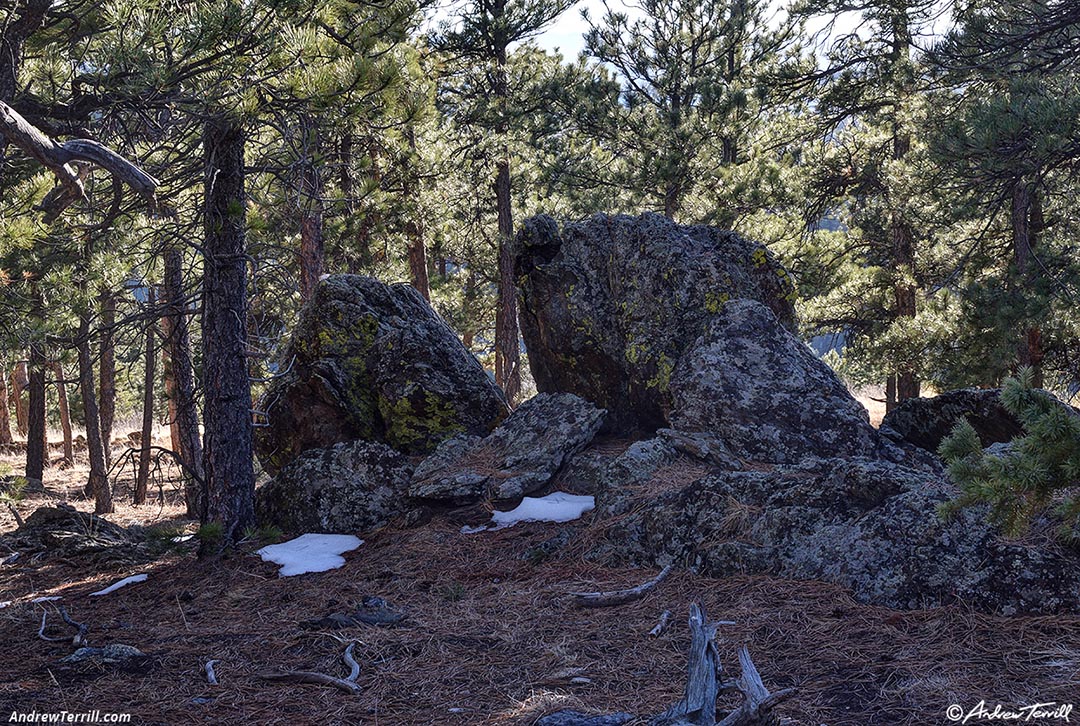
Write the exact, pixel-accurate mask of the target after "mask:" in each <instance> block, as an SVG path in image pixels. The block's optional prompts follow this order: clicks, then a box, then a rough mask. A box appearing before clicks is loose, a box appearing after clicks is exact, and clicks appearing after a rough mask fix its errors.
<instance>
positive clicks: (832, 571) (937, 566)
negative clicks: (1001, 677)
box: [597, 457, 1080, 615]
mask: <svg viewBox="0 0 1080 726" xmlns="http://www.w3.org/2000/svg"><path fill="white" fill-rule="evenodd" d="M956 493H957V492H956V489H955V487H953V486H952V485H951V484H949V483H948V481H947V479H946V478H945V475H944V472H943V471H942V470H941V468H940V467H937V468H936V469H935V468H915V467H909V466H904V465H901V464H896V463H892V462H888V461H884V460H881V459H867V458H862V457H854V458H833V459H804V460H803V461H802V462H801V463H800V464H799V465H798V466H789V467H777V468H775V469H774V470H773V471H738V472H720V473H717V474H714V475H712V476H707V477H704V478H702V479H699V480H698V481H695V482H693V483H692V484H690V485H688V486H685V487H682V488H679V489H675V490H671V491H667V492H664V493H662V494H659V495H657V496H655V497H654V498H652V499H650V500H647V501H643V502H638V503H637V504H638V506H636V507H635V508H634V509H633V511H632V512H631V513H629V514H624V515H622V517H621V518H619V519H617V520H616V521H614V522H613V524H612V529H611V530H609V533H608V537H607V544H606V547H607V550H606V552H598V553H597V554H606V555H608V556H614V557H615V559H619V560H621V559H623V558H628V559H630V560H632V561H636V562H640V563H647V564H650V565H653V564H655V565H662V564H667V563H670V562H682V563H686V564H687V565H688V566H689V567H690V568H691V569H693V570H694V571H696V572H699V573H701V574H705V575H709V576H716V577H723V576H727V575H732V574H769V575H773V576H779V577H786V578H791V579H811V580H824V581H826V582H832V583H836V584H839V585H842V586H845V587H847V588H850V589H851V590H852V591H853V593H854V596H855V597H856V599H858V600H860V601H863V602H870V603H875V604H879V605H886V606H889V607H894V608H902V609H910V608H925V607H935V606H938V605H943V604H948V603H950V602H954V601H956V600H958V599H959V600H962V601H964V602H966V603H968V604H970V605H972V606H974V607H976V608H978V609H980V610H985V611H990V612H997V613H1002V614H1007V615H1011V614H1017V613H1057V612H1075V611H1076V609H1077V608H1080V558H1078V557H1077V556H1076V554H1075V553H1071V552H1069V551H1067V550H1064V549H1061V548H1059V547H1057V546H1052V545H1044V546H1040V547H1032V546H1024V545H1021V544H1017V543H1011V542H1008V541H1006V540H1004V539H1002V538H1001V537H1000V536H999V535H998V534H997V532H996V531H995V530H994V528H993V527H992V526H991V525H990V524H988V523H987V522H986V518H985V512H984V511H980V510H977V509H974V510H965V511H964V512H962V513H960V514H959V515H958V516H957V517H956V518H954V519H951V520H948V521H946V520H943V519H942V518H941V517H940V516H939V515H938V511H937V508H938V505H939V504H941V503H943V502H945V501H948V500H949V499H950V498H952V497H953V496H955V495H956Z"/></svg>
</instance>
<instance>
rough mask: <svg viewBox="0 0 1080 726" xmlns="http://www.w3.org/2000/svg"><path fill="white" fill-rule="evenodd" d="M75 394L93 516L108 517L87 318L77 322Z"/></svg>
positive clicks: (108, 493) (109, 508)
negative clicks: (80, 415)
mask: <svg viewBox="0 0 1080 726" xmlns="http://www.w3.org/2000/svg"><path fill="white" fill-rule="evenodd" d="M76 350H77V352H78V354H79V393H80V394H81V395H82V401H83V414H84V417H85V419H86V449H87V456H88V458H89V459H90V478H89V480H88V481H87V485H86V488H87V489H88V490H89V491H90V493H91V494H92V495H93V497H94V512H95V513H97V514H108V513H109V512H111V511H113V502H112V489H111V488H110V487H109V479H108V475H107V474H106V472H107V469H106V466H105V450H104V447H105V446H106V445H107V443H106V442H103V441H102V437H101V412H100V411H98V404H97V393H96V391H95V390H94V362H93V359H92V358H91V355H90V316H89V315H85V314H84V315H83V316H82V317H81V318H80V319H79V339H78V344H77V346H76Z"/></svg>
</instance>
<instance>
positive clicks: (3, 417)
mask: <svg viewBox="0 0 1080 726" xmlns="http://www.w3.org/2000/svg"><path fill="white" fill-rule="evenodd" d="M14 441H15V439H14V437H13V436H12V435H11V414H10V409H9V403H8V386H7V376H4V375H0V444H11V443H14Z"/></svg>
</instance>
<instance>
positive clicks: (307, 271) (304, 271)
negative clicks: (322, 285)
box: [300, 209, 325, 300]
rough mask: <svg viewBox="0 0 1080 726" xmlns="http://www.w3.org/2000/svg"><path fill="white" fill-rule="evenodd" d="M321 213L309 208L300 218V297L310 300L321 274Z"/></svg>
mask: <svg viewBox="0 0 1080 726" xmlns="http://www.w3.org/2000/svg"><path fill="white" fill-rule="evenodd" d="M324 254H325V252H324V244H323V215H322V211H321V210H314V209H313V210H310V211H307V212H305V213H304V215H303V218H302V219H301V220H300V299H301V300H310V299H311V296H312V295H314V294H315V288H316V287H317V286H318V284H319V278H321V277H322V276H323V264H324V263H323V258H324Z"/></svg>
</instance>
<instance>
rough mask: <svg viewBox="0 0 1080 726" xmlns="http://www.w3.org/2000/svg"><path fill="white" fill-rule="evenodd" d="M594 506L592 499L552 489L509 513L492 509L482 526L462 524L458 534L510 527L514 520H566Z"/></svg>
mask: <svg viewBox="0 0 1080 726" xmlns="http://www.w3.org/2000/svg"><path fill="white" fill-rule="evenodd" d="M595 507H596V498H595V497H590V496H585V495H581V494H567V493H566V492H552V493H551V494H548V495H547V496H546V497H525V498H524V499H522V500H521V504H519V505H517V506H516V507H515V508H513V509H511V510H510V511H509V512H499V511H495V512H493V513H492V515H491V524H489V525H488V526H486V527H468V526H466V527H462V528H461V533H462V534H475V533H477V532H483V531H485V530H489V529H490V530H494V529H504V528H506V527H513V526H514V525H515V524H517V523H518V522H570V521H572V520H575V519H577V518H578V517H580V516H581V515H583V514H585V512H590V511H592V510H593V509H594V508H595Z"/></svg>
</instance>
